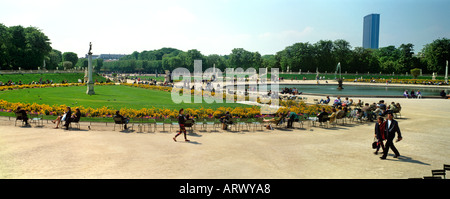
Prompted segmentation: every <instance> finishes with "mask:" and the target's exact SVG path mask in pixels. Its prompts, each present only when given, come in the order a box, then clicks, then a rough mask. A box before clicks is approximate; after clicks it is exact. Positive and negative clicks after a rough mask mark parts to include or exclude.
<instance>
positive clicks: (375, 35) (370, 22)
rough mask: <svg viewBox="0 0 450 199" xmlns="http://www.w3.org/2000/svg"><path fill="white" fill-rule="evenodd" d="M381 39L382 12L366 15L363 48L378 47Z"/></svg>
mask: <svg viewBox="0 0 450 199" xmlns="http://www.w3.org/2000/svg"><path fill="white" fill-rule="evenodd" d="M379 40H380V14H370V15H367V16H365V17H364V30H363V48H372V49H378V44H379Z"/></svg>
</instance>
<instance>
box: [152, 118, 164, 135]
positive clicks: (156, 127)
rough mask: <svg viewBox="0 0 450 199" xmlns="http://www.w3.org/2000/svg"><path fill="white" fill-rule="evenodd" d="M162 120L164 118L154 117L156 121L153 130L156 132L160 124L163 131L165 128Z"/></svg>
mask: <svg viewBox="0 0 450 199" xmlns="http://www.w3.org/2000/svg"><path fill="white" fill-rule="evenodd" d="M164 120H165V119H161V118H158V119H155V121H156V123H155V132H156V130H157V129H158V126H162V128H163V131H165V130H166V129H165V128H164Z"/></svg>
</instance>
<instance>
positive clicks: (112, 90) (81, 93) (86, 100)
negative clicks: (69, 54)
mask: <svg viewBox="0 0 450 199" xmlns="http://www.w3.org/2000/svg"><path fill="white" fill-rule="evenodd" d="M94 89H95V93H96V94H95V95H92V96H89V95H86V87H85V86H71V87H49V88H35V89H19V90H5V91H2V92H0V99H3V100H6V101H8V102H22V103H37V104H48V105H54V104H57V105H63V104H64V105H68V106H81V105H82V106H83V107H86V108H87V107H92V108H100V107H103V106H107V107H109V108H114V109H120V108H123V107H126V108H132V109H142V108H152V107H155V108H169V109H172V110H173V109H180V108H201V107H204V108H213V109H215V108H218V107H248V106H247V105H242V104H236V103H230V104H226V103H213V104H208V103H206V102H204V103H201V104H200V103H190V104H184V103H181V104H175V103H174V102H173V101H172V98H171V93H170V92H165V91H159V90H150V89H143V88H136V87H130V86H122V85H120V86H119V85H112V86H111V85H108V86H95V88H94ZM192 102H193V100H192Z"/></svg>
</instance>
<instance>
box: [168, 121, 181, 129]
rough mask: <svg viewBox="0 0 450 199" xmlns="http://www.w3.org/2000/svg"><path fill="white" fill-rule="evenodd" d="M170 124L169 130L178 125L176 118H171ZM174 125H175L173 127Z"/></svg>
mask: <svg viewBox="0 0 450 199" xmlns="http://www.w3.org/2000/svg"><path fill="white" fill-rule="evenodd" d="M170 123H171V125H170V131H172V128H175V130H176V129H177V127H178V126H179V124H178V120H177V119H171V122H170ZM174 126H175V127H174Z"/></svg>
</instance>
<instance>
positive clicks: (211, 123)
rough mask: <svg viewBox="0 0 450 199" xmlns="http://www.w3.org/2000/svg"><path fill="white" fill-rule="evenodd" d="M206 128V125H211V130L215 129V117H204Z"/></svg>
mask: <svg viewBox="0 0 450 199" xmlns="http://www.w3.org/2000/svg"><path fill="white" fill-rule="evenodd" d="M205 124H206V129H208V125H212V127H213V130H214V131H216V124H217V123H216V119H215V118H208V119H205Z"/></svg>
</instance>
